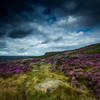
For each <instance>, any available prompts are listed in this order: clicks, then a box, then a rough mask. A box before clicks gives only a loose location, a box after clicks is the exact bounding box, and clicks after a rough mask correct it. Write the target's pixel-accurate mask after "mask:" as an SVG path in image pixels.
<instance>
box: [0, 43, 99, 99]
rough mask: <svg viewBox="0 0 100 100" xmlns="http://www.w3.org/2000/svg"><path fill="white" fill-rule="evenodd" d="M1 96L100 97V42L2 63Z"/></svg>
mask: <svg viewBox="0 0 100 100" xmlns="http://www.w3.org/2000/svg"><path fill="white" fill-rule="evenodd" d="M0 100H100V43H98V44H93V45H89V46H86V47H82V48H79V49H76V50H68V51H62V52H50V53H46V54H45V55H44V56H40V57H33V58H32V57H31V58H26V59H21V60H14V61H10V62H3V63H0Z"/></svg>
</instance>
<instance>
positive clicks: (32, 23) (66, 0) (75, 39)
mask: <svg viewBox="0 0 100 100" xmlns="http://www.w3.org/2000/svg"><path fill="white" fill-rule="evenodd" d="M94 43H100V0H86V1H85V0H0V56H3V55H6V56H39V55H43V54H45V53H46V52H52V51H64V50H71V49H76V48H80V47H83V46H87V45H90V44H94Z"/></svg>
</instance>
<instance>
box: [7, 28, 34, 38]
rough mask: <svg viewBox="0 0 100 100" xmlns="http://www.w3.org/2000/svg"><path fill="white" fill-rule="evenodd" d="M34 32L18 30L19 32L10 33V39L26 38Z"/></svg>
mask: <svg viewBox="0 0 100 100" xmlns="http://www.w3.org/2000/svg"><path fill="white" fill-rule="evenodd" d="M32 31H33V30H32V29H28V30H26V29H17V30H13V31H12V32H10V33H9V35H8V36H9V37H11V38H23V37H25V36H27V35H28V34H30V33H31V32H32Z"/></svg>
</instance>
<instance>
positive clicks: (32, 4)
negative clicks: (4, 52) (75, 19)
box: [0, 0, 100, 26]
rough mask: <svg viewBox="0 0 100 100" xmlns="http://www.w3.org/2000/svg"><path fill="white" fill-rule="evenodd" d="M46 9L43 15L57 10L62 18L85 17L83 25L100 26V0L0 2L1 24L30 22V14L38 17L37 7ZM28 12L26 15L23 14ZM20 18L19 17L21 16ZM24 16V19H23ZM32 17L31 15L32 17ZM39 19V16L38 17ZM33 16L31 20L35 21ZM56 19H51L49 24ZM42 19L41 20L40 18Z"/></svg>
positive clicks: (3, 0) (10, 0)
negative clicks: (69, 16) (68, 16)
mask: <svg viewBox="0 0 100 100" xmlns="http://www.w3.org/2000/svg"><path fill="white" fill-rule="evenodd" d="M39 6H43V7H46V8H47V9H45V10H44V11H43V14H45V15H50V14H52V12H53V11H54V10H55V9H58V10H55V11H56V12H55V13H59V15H61V16H67V15H71V14H72V15H76V16H83V17H85V21H84V20H83V21H84V23H83V24H87V21H88V25H90V26H95V25H98V24H100V0H86V1H84V0H1V1H0V24H1V23H3V24H4V23H12V22H14V21H17V22H18V21H21V20H26V21H27V20H29V19H30V18H29V16H27V15H28V14H29V13H34V15H37V13H38V12H37V11H35V10H36V7H39ZM23 12H26V15H25V14H24V15H21V13H23ZM16 15H17V16H16ZM18 15H19V16H20V17H19V16H18ZM21 16H22V17H21ZM30 17H31V15H30ZM37 17H39V15H37ZM58 17H59V16H58ZM35 18H36V17H35V16H33V17H32V19H31V20H33V19H35ZM55 18H56V17H50V19H47V21H48V22H50V21H52V22H53V20H56V19H55ZM40 19H41V18H40Z"/></svg>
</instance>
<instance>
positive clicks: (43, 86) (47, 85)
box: [34, 78, 61, 92]
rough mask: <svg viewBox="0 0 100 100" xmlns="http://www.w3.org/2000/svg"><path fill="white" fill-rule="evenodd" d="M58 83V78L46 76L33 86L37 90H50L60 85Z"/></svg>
mask: <svg viewBox="0 0 100 100" xmlns="http://www.w3.org/2000/svg"><path fill="white" fill-rule="evenodd" d="M60 83H61V81H60V80H55V79H52V78H47V79H46V80H44V81H43V82H41V83H38V84H36V85H35V87H34V88H35V89H36V90H38V91H44V92H52V91H53V90H55V89H56V88H57V87H58V86H59V85H60Z"/></svg>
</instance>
